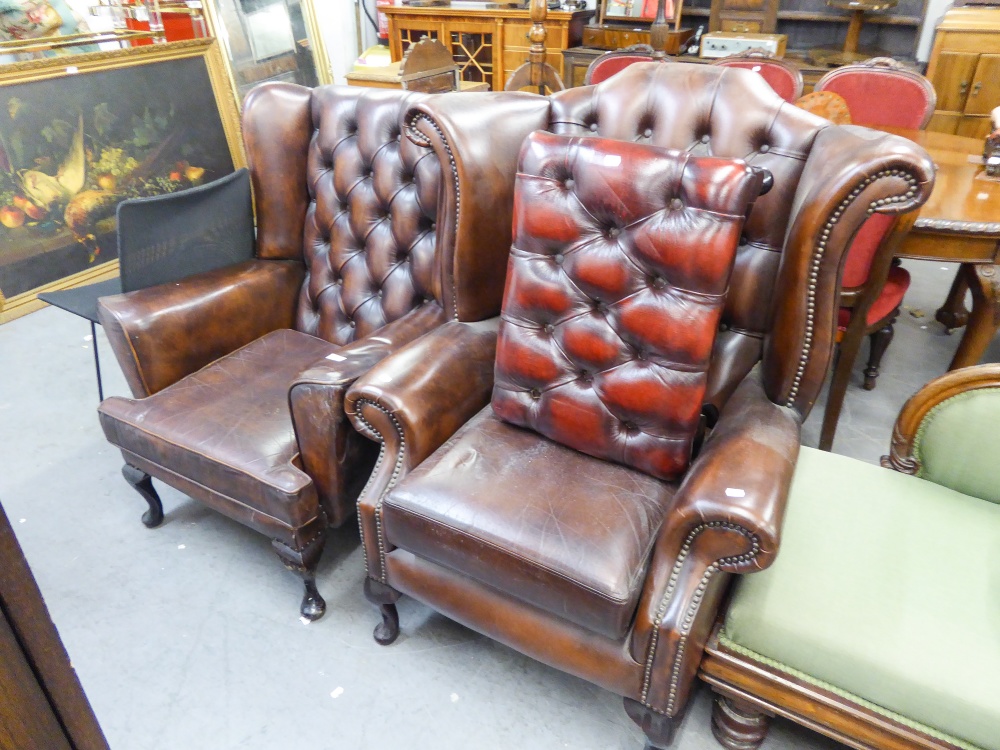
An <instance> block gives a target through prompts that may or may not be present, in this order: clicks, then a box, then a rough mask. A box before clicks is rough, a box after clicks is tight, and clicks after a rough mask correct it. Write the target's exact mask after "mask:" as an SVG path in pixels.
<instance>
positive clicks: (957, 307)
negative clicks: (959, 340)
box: [934, 264, 969, 333]
mask: <svg viewBox="0 0 1000 750" xmlns="http://www.w3.org/2000/svg"><path fill="white" fill-rule="evenodd" d="M967 291H969V284H968V283H967V282H966V280H965V265H964V264H963V265H961V266H959V268H958V272H957V273H956V274H955V279H954V281H952V282H951V289H949V290H948V298H947V299H946V300H945V301H944V304H943V305H941V307H939V308H938V309H937V312H936V313H934V318H935V319H936V320H937V322H938V323H940V324H941V325H943V326H944V327H945V328H947V329H948V333H951V332H952V331H953V330H955V329H956V328H961V327H962V326H964V325H966V324H967V323H968V322H969V311H968V309H967V308H966V307H965V293H966V292H967Z"/></svg>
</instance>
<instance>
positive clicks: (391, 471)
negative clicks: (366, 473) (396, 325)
mask: <svg viewBox="0 0 1000 750" xmlns="http://www.w3.org/2000/svg"><path fill="white" fill-rule="evenodd" d="M499 323H500V320H499V318H493V319H490V320H483V321H480V322H478V323H462V322H459V321H451V322H449V323H446V324H445V325H443V326H441V327H440V328H436V329H434V330H433V331H431V332H430V333H428V334H427V335H426V336H423V337H421V338H419V339H417V340H416V341H414V342H413V343H412V344H409V345H408V346H405V347H403V348H402V349H401V350H399V351H398V352H396V353H395V354H393V355H391V356H389V357H386V359H384V360H383V361H382V362H381V363H379V364H378V365H376V366H375V367H373V368H372V369H371V370H370V371H369V372H368V373H367V374H366V375H364V376H362V377H360V378H358V380H357V381H356V382H355V383H354V385H353V386H352V387H351V389H350V390H348V392H347V399H346V404H345V411H346V412H347V415H348V416H349V417H350V419H351V422H352V423H353V424H354V426H355V428H356V429H357V430H358V431H359V432H361V433H362V434H364V435H367V436H368V437H370V438H371V439H372V440H375V441H376V442H379V443H381V445H382V447H381V451H380V453H379V459H378V462H377V463H376V465H375V470H374V472H373V473H372V476H371V479H370V480H369V481H368V484H367V485H366V486H365V488H364V490H363V491H362V493H361V495H360V496H359V497H358V522H359V524H360V527H361V544H362V548H363V550H364V554H365V567H366V570H367V573H368V577H369V578H373V579H375V580H376V581H381V582H383V583H384V582H385V571H384V570H382V568H381V560H382V559H384V553H386V552H388V551H390V549H391V547H389V544H388V542H387V541H386V540H385V538H384V537H383V535H382V522H381V506H382V499H383V498H384V497H385V495H386V494H387V493H388V492H389V490H391V489H392V488H393V487H394V486H396V484H397V483H398V482H399V481H400V480H401V479H402V478H403V477H404V476H406V474H407V473H409V471H410V470H411V469H413V468H414V467H416V466H417V465H418V464H420V462H421V461H423V460H424V459H425V458H427V457H428V456H429V455H430V454H431V453H433V452H434V451H435V450H436V449H437V448H438V447H439V446H440V445H442V444H443V443H444V442H445V441H446V440H447V439H448V438H449V437H451V436H452V435H453V434H454V433H455V432H456V431H457V430H458V428H459V427H461V426H462V425H463V424H465V423H466V422H467V421H469V419H471V418H472V416H473V415H475V414H476V412H478V411H479V410H480V409H482V408H483V407H484V406H485V405H486V404H487V403H488V402H489V400H490V395H491V393H492V391H493V362H494V359H495V358H496V344H497V328H498V326H499Z"/></svg>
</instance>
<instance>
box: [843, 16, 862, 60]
mask: <svg viewBox="0 0 1000 750" xmlns="http://www.w3.org/2000/svg"><path fill="white" fill-rule="evenodd" d="M864 18H865V12H864V11H863V10H855V11H852V12H851V22H850V23H849V24H848V25H847V38H846V39H845V40H844V52H849V53H851V54H856V53H857V51H858V41H859V40H860V39H861V25H862V24H863V23H864Z"/></svg>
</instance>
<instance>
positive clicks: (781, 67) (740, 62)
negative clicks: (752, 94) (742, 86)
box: [712, 55, 802, 102]
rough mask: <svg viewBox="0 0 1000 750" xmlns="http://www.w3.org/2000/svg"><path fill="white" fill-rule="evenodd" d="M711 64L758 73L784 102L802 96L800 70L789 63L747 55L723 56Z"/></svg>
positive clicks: (792, 100)
mask: <svg viewBox="0 0 1000 750" xmlns="http://www.w3.org/2000/svg"><path fill="white" fill-rule="evenodd" d="M712 64H713V65H722V66H723V67H727V68H743V69H744V70H752V71H753V72H754V73H757V74H758V75H760V77H761V78H763V79H764V80H765V81H767V85H768V86H770V87H771V88H772V89H774V93H776V94H777V95H778V96H780V97H781V98H782V99H784V100H785V101H786V102H794V101H795V100H796V99H798V98H799V97H800V96H802V72H801V71H800V70H799V69H798V68H797V67H795V66H794V65H792V64H791V63H786V62H783V61H782V60H773V59H770V58H767V57H763V56H760V57H757V56H755V55H747V56H745V57H724V58H722V59H721V60H716V61H715V62H714V63H712Z"/></svg>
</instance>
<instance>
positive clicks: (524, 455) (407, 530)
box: [383, 407, 676, 638]
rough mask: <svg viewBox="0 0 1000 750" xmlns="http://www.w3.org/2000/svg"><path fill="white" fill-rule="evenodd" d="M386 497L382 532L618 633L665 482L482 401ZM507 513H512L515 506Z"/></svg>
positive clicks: (632, 602) (658, 517)
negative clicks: (510, 420) (546, 434)
mask: <svg viewBox="0 0 1000 750" xmlns="http://www.w3.org/2000/svg"><path fill="white" fill-rule="evenodd" d="M410 477H411V479H410V480H409V481H408V482H407V483H406V484H405V485H404V486H403V487H400V488H399V489H398V490H397V491H396V492H394V493H393V494H392V495H391V496H390V497H388V498H386V501H385V504H384V505H383V509H384V520H383V523H384V524H385V534H386V539H387V540H388V541H389V542H390V543H391V544H392V545H393V546H396V547H400V548H402V549H406V550H409V551H411V552H413V553H414V554H417V555H419V556H420V557H423V558H426V559H428V560H432V561H434V562H435V563H438V564H439V565H444V566H446V567H449V568H451V569H452V570H455V571H457V572H459V573H462V574H463V575H466V576H469V577H471V578H475V579H476V580H478V581H481V582H482V583H485V584H486V585H488V586H493V587H494V588H498V589H501V590H510V589H511V588H513V589H515V590H517V591H518V595H519V596H520V597H521V598H522V599H523V600H525V601H527V602H530V603H531V604H534V605H535V606H538V607H541V608H542V609H544V610H546V611H547V612H551V613H553V614H555V615H557V616H559V617H564V618H566V619H567V620H569V621H571V622H575V623H577V624H578V625H581V626H583V627H585V628H588V629H589V630H593V631H595V632H597V633H601V634H602V635H604V636H606V637H608V638H620V637H622V636H623V635H624V634H625V632H626V630H627V629H628V626H629V624H630V623H631V621H632V615H633V613H634V612H635V606H636V603H637V602H638V599H639V594H640V593H641V591H642V584H643V581H644V578H645V570H646V563H647V560H648V559H649V553H650V551H651V550H652V546H653V542H654V541H655V540H656V532H657V531H658V530H659V528H660V524H661V523H662V521H663V517H664V515H665V514H666V512H667V509H668V508H669V506H670V498H671V497H672V495H673V493H674V491H675V490H676V487H675V486H673V485H670V484H666V483H664V482H660V481H657V480H655V479H653V478H652V477H650V476H649V475H648V474H644V473H642V472H641V471H636V470H635V469H632V468H630V467H627V466H620V465H618V464H615V463H610V462H603V461H602V462H595V461H594V460H593V459H591V458H590V457H588V456H586V455H584V454H582V453H579V452H578V451H575V450H573V449H572V448H567V447H565V446H563V445H560V444H559V443H555V442H552V441H550V440H538V436H537V435H536V434H535V433H533V432H530V431H528V430H523V429H520V428H518V427H514V426H512V425H509V424H507V423H505V422H503V421H502V420H500V419H499V418H497V417H496V416H495V415H494V414H493V412H492V409H490V408H489V407H487V408H486V409H484V410H483V411H482V412H480V413H479V414H478V415H477V416H476V417H475V418H473V419H472V420H470V421H469V423H468V424H467V425H466V426H465V427H463V428H462V429H461V430H460V431H459V432H458V433H456V434H455V436H454V437H453V438H452V439H451V441H450V442H449V443H447V448H446V449H443V450H442V451H439V452H438V453H435V454H434V456H433V457H432V458H431V459H429V460H428V461H426V462H424V463H423V464H421V465H420V467H419V468H418V469H417V470H416V471H414V472H413V474H411V475H410ZM514 509H516V510H514Z"/></svg>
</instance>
